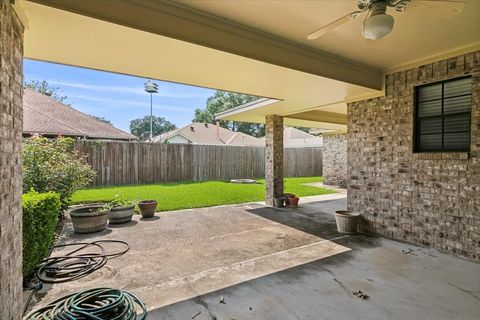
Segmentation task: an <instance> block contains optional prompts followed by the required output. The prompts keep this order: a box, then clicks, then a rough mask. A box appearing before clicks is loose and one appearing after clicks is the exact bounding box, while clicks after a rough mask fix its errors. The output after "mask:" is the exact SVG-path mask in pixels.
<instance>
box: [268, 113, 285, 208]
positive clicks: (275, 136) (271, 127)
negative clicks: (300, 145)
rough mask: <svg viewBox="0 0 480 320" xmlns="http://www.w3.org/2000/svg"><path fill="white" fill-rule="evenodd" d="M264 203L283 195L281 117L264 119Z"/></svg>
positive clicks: (271, 202) (270, 203)
mask: <svg viewBox="0 0 480 320" xmlns="http://www.w3.org/2000/svg"><path fill="white" fill-rule="evenodd" d="M265 133H266V135H265V202H266V203H267V205H269V206H273V199H274V198H275V197H280V196H281V195H282V194H283V117H281V116H278V115H268V116H266V117H265Z"/></svg>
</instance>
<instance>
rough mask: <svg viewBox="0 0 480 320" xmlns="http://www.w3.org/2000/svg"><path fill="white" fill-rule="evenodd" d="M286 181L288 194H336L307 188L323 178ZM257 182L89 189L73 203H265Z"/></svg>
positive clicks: (172, 206)
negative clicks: (119, 199) (118, 199)
mask: <svg viewBox="0 0 480 320" xmlns="http://www.w3.org/2000/svg"><path fill="white" fill-rule="evenodd" d="M285 180H286V185H285V186H286V188H285V192H288V193H294V194H296V195H297V196H299V197H305V196H312V195H321V194H329V193H335V191H333V190H329V189H325V188H316V187H311V186H306V185H304V184H305V183H309V182H320V181H322V177H306V178H305V177H302V178H286V179H285ZM257 181H258V183H257V184H233V183H229V182H225V181H205V182H178V183H161V184H148V185H136V186H121V187H101V188H90V189H84V190H79V191H77V192H76V193H75V194H74V195H73V198H72V201H73V203H74V204H78V203H88V202H108V201H111V200H113V199H114V197H115V195H116V194H119V195H121V196H122V197H123V198H124V199H126V200H151V199H154V200H157V201H158V208H157V210H159V211H169V210H179V209H189V208H201V207H210V206H217V205H225V204H235V203H244V202H252V201H262V200H264V197H265V185H264V183H265V180H264V179H259V180H257Z"/></svg>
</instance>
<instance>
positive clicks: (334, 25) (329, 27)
mask: <svg viewBox="0 0 480 320" xmlns="http://www.w3.org/2000/svg"><path fill="white" fill-rule="evenodd" d="M362 12H363V11H353V12H350V13H349V14H346V15H344V16H343V17H341V18H339V19H337V20H335V21H333V22H330V23H329V24H327V25H324V26H323V27H321V28H320V29H318V30H317V31H315V32H313V33H311V34H309V35H308V36H307V39H308V40H314V39H317V38H318V37H320V36H323V35H324V34H325V33H327V32H329V31H332V30H333V29H335V28H337V27H339V26H341V25H342V24H344V23H347V22H349V21H351V20H353V19H355V18H356V17H358V15H359V14H361V13H362Z"/></svg>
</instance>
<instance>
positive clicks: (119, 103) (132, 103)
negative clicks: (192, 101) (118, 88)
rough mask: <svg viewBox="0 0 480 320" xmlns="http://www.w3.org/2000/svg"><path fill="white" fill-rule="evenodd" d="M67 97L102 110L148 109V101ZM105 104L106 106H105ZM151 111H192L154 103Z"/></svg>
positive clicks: (80, 96)
mask: <svg viewBox="0 0 480 320" xmlns="http://www.w3.org/2000/svg"><path fill="white" fill-rule="evenodd" d="M68 97H69V98H72V99H81V100H87V101H94V102H99V103H102V105H101V106H99V108H102V109H110V110H116V109H118V108H131V107H138V108H150V100H145V102H140V101H138V100H125V99H109V98H100V97H95V96H87V95H78V94H69V95H68ZM105 104H108V105H105ZM92 107H93V106H92ZM153 109H156V110H170V111H176V112H193V109H190V108H186V107H179V106H171V105H162V104H160V105H159V104H155V103H154V104H153Z"/></svg>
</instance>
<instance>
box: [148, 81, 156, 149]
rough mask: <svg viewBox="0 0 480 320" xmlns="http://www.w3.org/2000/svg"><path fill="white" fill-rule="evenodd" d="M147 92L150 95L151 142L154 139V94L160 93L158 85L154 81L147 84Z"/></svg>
mask: <svg viewBox="0 0 480 320" xmlns="http://www.w3.org/2000/svg"><path fill="white" fill-rule="evenodd" d="M145 91H147V92H148V93H150V142H152V139H153V94H154V93H158V85H157V84H156V83H155V82H153V81H152V80H148V81H147V82H145Z"/></svg>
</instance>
